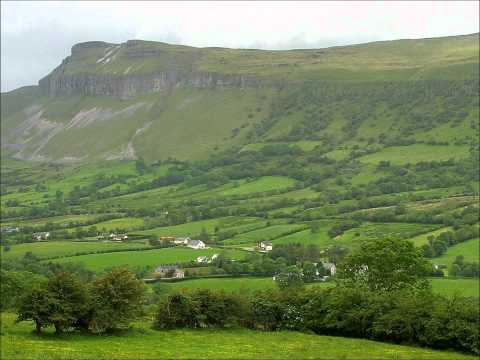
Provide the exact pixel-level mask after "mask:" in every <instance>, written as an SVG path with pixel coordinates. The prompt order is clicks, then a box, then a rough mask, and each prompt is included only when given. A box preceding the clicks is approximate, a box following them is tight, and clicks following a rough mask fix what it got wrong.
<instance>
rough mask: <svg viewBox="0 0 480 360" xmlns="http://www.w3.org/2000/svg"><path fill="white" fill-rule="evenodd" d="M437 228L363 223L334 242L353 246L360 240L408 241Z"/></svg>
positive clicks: (407, 224) (433, 226)
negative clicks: (386, 238) (387, 238)
mask: <svg viewBox="0 0 480 360" xmlns="http://www.w3.org/2000/svg"><path fill="white" fill-rule="evenodd" d="M436 228H438V226H437V225H424V224H409V223H382V224H379V223H363V224H362V225H360V226H359V227H358V228H354V229H350V230H347V231H345V232H344V233H343V234H342V235H339V236H338V237H337V238H335V240H338V241H339V242H341V243H344V244H346V245H354V244H355V243H356V242H358V241H360V240H366V239H381V238H385V237H390V238H392V239H408V238H411V237H413V236H414V235H417V234H421V233H427V232H430V231H432V230H434V229H436Z"/></svg>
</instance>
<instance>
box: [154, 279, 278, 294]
mask: <svg viewBox="0 0 480 360" xmlns="http://www.w3.org/2000/svg"><path fill="white" fill-rule="evenodd" d="M161 286H162V289H163V287H165V289H166V290H167V291H168V292H171V291H175V290H193V289H211V290H225V291H227V292H234V291H235V292H236V291H250V290H266V289H273V288H275V287H276V285H275V282H274V281H273V280H272V278H271V277H268V278H257V277H239V278H208V279H194V280H185V281H180V282H175V283H162V285H161Z"/></svg>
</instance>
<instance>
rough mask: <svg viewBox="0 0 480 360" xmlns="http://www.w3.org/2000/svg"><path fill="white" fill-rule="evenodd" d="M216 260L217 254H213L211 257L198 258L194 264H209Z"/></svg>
mask: <svg viewBox="0 0 480 360" xmlns="http://www.w3.org/2000/svg"><path fill="white" fill-rule="evenodd" d="M216 258H218V254H213V255H212V256H211V257H208V256H199V257H197V259H196V262H197V263H199V264H211V263H212V262H213V261H214V260H215V259H216Z"/></svg>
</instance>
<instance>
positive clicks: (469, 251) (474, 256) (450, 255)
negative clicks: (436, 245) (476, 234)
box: [432, 238, 480, 267]
mask: <svg viewBox="0 0 480 360" xmlns="http://www.w3.org/2000/svg"><path fill="white" fill-rule="evenodd" d="M459 255H463V257H464V261H466V262H478V260H479V258H480V239H478V238H477V239H471V240H468V241H465V242H462V243H459V244H456V245H454V246H451V247H449V248H448V249H447V251H446V252H445V253H444V254H443V255H442V256H440V257H438V258H435V259H433V260H432V261H433V262H434V263H436V264H444V265H447V266H448V267H450V265H452V263H453V262H454V261H455V258H456V257H457V256H459Z"/></svg>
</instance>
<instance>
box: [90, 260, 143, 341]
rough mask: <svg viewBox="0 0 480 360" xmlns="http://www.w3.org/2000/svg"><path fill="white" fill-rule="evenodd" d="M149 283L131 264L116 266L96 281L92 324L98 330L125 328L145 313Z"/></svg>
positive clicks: (93, 287) (93, 286)
mask: <svg viewBox="0 0 480 360" xmlns="http://www.w3.org/2000/svg"><path fill="white" fill-rule="evenodd" d="M144 295H145V285H144V284H143V282H142V281H141V280H138V279H137V278H136V277H135V275H134V274H133V273H131V272H130V271H128V269H127V268H117V269H113V270H112V271H111V272H109V273H107V274H106V275H104V276H103V277H101V278H99V279H97V280H95V281H94V282H93V284H92V302H93V306H92V308H91V313H92V318H91V319H89V321H88V322H89V324H88V327H89V329H90V330H92V331H94V332H104V331H107V330H113V329H118V328H125V327H127V326H128V325H129V323H130V322H131V321H132V320H134V319H136V318H137V317H138V316H139V315H141V314H142V312H143V309H142V306H143V303H144Z"/></svg>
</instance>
